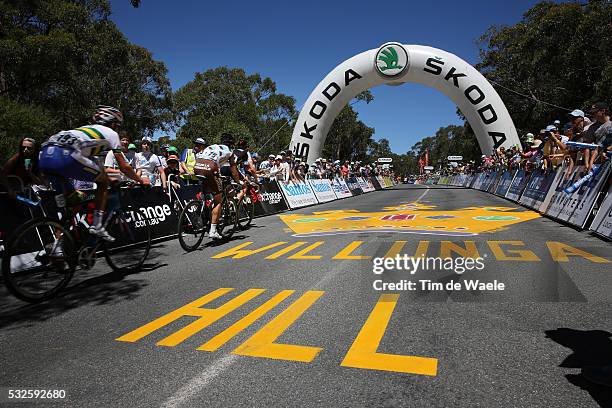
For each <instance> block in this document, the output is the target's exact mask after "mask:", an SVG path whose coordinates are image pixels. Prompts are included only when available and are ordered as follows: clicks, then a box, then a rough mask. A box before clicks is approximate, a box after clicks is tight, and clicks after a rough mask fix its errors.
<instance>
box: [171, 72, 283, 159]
mask: <svg viewBox="0 0 612 408" xmlns="http://www.w3.org/2000/svg"><path fill="white" fill-rule="evenodd" d="M174 101H175V109H176V112H177V126H180V130H179V131H178V133H177V140H178V143H181V142H184V141H188V140H192V139H195V138H197V137H203V138H204V139H207V141H209V142H210V143H213V142H217V141H218V140H219V135H220V134H221V133H222V132H224V131H230V132H232V133H234V134H235V135H236V136H243V137H247V138H248V139H249V140H250V144H251V146H252V147H253V148H254V149H255V150H257V149H258V148H261V147H262V146H264V144H265V148H264V149H262V151H260V153H267V152H278V151H279V150H282V149H286V148H287V146H288V145H289V140H290V138H291V127H292V123H293V117H294V116H295V99H294V98H293V97H290V96H287V95H284V94H281V93H277V92H276V84H275V83H274V81H272V80H271V79H270V78H262V77H261V76H260V75H259V74H252V75H247V74H246V72H245V71H244V70H243V69H241V68H228V67H219V68H214V69H209V70H207V71H205V72H202V73H196V74H195V77H194V79H193V80H192V81H190V82H189V83H187V84H185V85H184V86H183V87H181V88H180V89H179V90H178V91H176V93H175V95H174ZM269 139H270V140H269ZM266 142H267V144H266Z"/></svg>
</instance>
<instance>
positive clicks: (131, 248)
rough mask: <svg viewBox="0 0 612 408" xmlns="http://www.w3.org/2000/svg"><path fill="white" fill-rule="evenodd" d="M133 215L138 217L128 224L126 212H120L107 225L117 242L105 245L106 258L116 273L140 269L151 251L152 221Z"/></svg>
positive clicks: (140, 214)
mask: <svg viewBox="0 0 612 408" xmlns="http://www.w3.org/2000/svg"><path fill="white" fill-rule="evenodd" d="M133 213H134V214H136V217H134V219H132V220H130V222H128V221H127V220H128V218H127V217H126V215H125V214H126V211H124V210H118V211H116V212H115V213H114V214H112V215H111V218H110V219H109V220H108V222H107V223H106V230H107V231H108V233H109V234H110V235H111V236H112V237H113V238H115V241H114V242H105V243H104V258H105V259H106V262H107V263H108V264H109V266H110V267H111V268H112V269H113V271H115V272H121V273H128V272H133V271H136V270H138V269H140V267H141V266H142V264H143V263H144V261H145V260H146V259H147V256H148V255H149V251H150V249H151V221H150V220H149V219H148V218H147V217H146V216H145V215H144V214H142V213H139V212H136V211H133Z"/></svg>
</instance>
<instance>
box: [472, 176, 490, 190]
mask: <svg viewBox="0 0 612 408" xmlns="http://www.w3.org/2000/svg"><path fill="white" fill-rule="evenodd" d="M486 177H487V174H486V173H478V174H476V178H475V179H474V183H473V184H472V186H471V187H472V188H474V189H476V190H482V186H483V185H484V182H485V180H486Z"/></svg>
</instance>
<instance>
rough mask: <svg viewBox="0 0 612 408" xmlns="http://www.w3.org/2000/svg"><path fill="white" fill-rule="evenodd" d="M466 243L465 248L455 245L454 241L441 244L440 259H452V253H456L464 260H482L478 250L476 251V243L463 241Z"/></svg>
mask: <svg viewBox="0 0 612 408" xmlns="http://www.w3.org/2000/svg"><path fill="white" fill-rule="evenodd" d="M463 242H465V248H463V247H461V246H460V245H457V244H455V243H454V242H452V241H442V242H440V258H442V259H444V258H452V253H453V252H454V253H456V254H457V255H459V256H462V257H464V258H473V259H476V258H480V255H479V254H478V249H476V243H475V242H474V241H463Z"/></svg>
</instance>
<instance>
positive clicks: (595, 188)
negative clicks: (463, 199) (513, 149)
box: [427, 161, 612, 238]
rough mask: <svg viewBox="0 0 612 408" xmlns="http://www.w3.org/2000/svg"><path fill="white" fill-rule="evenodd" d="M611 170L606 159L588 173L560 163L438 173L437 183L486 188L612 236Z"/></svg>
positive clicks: (579, 167) (538, 209)
mask: <svg viewBox="0 0 612 408" xmlns="http://www.w3.org/2000/svg"><path fill="white" fill-rule="evenodd" d="M611 173H612V165H611V164H610V162H609V161H607V162H605V163H604V164H602V165H595V166H593V170H592V171H590V172H587V171H586V169H585V168H584V166H578V167H576V168H575V169H573V170H572V172H571V174H568V172H567V168H566V167H565V165H564V166H561V167H559V168H557V169H556V170H551V171H544V170H536V171H532V172H529V173H527V172H525V170H513V171H499V172H496V171H491V172H483V173H476V174H472V175H468V174H456V175H452V176H442V177H440V179H439V180H438V184H441V185H449V186H459V187H468V188H472V189H475V190H481V191H487V192H489V193H492V194H494V195H496V196H499V197H504V198H506V199H508V200H510V201H514V202H516V203H519V204H521V205H523V206H525V207H527V208H531V209H533V210H535V211H538V212H540V213H542V214H545V215H546V216H548V217H550V218H552V219H555V220H558V221H562V222H565V223H567V224H569V225H572V226H574V227H578V228H580V229H587V228H588V229H589V230H591V231H593V232H595V233H596V234H598V235H601V236H604V237H607V238H612V186H611V184H612V177H611ZM430 180H434V179H433V178H431V179H430ZM430 180H427V181H430Z"/></svg>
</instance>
